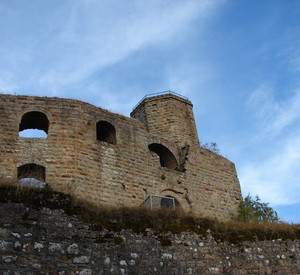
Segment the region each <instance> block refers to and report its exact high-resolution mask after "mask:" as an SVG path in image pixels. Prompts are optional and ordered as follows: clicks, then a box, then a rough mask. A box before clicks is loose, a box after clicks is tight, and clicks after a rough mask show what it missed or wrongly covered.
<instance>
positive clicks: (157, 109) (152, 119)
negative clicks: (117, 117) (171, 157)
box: [130, 92, 199, 147]
mask: <svg viewBox="0 0 300 275" xmlns="http://www.w3.org/2000/svg"><path fill="white" fill-rule="evenodd" d="M130 116H131V117H133V118H136V119H138V120H139V121H140V122H141V123H143V124H144V125H145V126H146V129H147V131H148V132H149V133H150V134H153V135H156V136H158V137H164V138H167V139H168V140H170V141H172V142H175V143H176V144H177V145H179V146H180V147H183V146H186V145H194V144H199V139H198V134H197V129H196V124H195V119H194V113H193V104H192V103H191V102H190V101H189V100H188V99H187V98H185V97H183V96H180V95H178V94H175V93H173V92H165V93H161V94H156V95H154V96H152V95H150V96H146V97H145V98H143V99H142V101H141V102H140V103H139V104H138V105H137V106H136V107H135V108H134V110H133V111H132V112H131V114H130Z"/></svg>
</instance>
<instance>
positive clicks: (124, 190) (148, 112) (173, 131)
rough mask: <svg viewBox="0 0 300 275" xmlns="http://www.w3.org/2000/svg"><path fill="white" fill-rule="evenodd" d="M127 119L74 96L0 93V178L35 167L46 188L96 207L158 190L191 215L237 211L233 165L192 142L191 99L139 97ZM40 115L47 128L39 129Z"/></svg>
mask: <svg viewBox="0 0 300 275" xmlns="http://www.w3.org/2000/svg"><path fill="white" fill-rule="evenodd" d="M32 112H34V113H32ZM30 114H31V115H32V117H31V118H30V117H29V118H28V117H27V120H26V119H25V118H26V116H28V115H30ZM132 116H133V117H132V118H128V117H125V116H122V115H119V114H115V113H112V112H109V111H107V110H104V109H102V108H98V107H95V106H93V105H90V104H87V103H85V102H82V101H78V100H72V99H61V98H48V97H30V96H12V95H3V94H2V95H0V117H1V120H0V152H1V154H0V180H1V181H2V182H6V183H14V182H16V181H17V180H18V178H20V177H22V175H20V171H22V170H21V168H20V167H24V165H27V164H35V165H39V166H42V167H44V168H45V181H46V182H47V184H48V185H50V186H51V187H52V188H53V189H54V190H57V191H62V192H65V193H68V194H72V195H73V196H74V197H77V198H79V199H84V200H88V201H90V202H93V203H94V204H96V205H100V204H103V205H113V206H139V205H140V204H141V203H142V202H143V201H144V200H145V199H146V198H147V197H148V196H149V195H162V196H171V197H173V198H175V200H176V202H177V205H180V207H182V208H183V209H184V210H185V211H191V212H193V213H195V214H198V215H204V216H212V217H217V218H218V219H222V220H228V219H232V218H234V217H235V216H236V215H237V205H238V203H239V201H240V199H241V190H240V184H239V181H238V178H237V174H236V170H235V166H234V164H233V163H232V162H230V161H229V160H227V159H226V158H224V157H222V156H220V155H217V154H215V153H213V152H211V151H209V150H207V149H205V148H202V147H200V146H199V142H198V136H197V130H196V126H195V121H194V116H193V111H192V104H191V102H189V101H188V100H186V99H183V98H181V97H178V96H176V95H171V94H167V95H162V96H156V97H151V98H146V99H145V100H144V101H143V102H141V103H140V104H139V105H138V106H137V107H136V108H135V110H134V111H133V113H132ZM135 117H136V118H135ZM45 120H46V121H47V120H48V121H49V125H48V126H49V127H46V126H45V125H43V126H41V125H42V124H43V123H44V121H45ZM25 122H26V123H25ZM98 122H99V123H98ZM34 123H36V124H35V125H34V126H32V125H33V124H34ZM101 123H102V124H101ZM31 124H32V125H31ZM20 125H21V126H22V127H21V128H22V129H24V128H25V129H26V128H40V129H43V130H44V129H47V138H24V137H20V136H19V129H20ZM99 125H102V126H101V127H100V128H99ZM107 125H108V126H107ZM109 127H112V129H113V130H110V128H109ZM151 144H152V145H153V146H152V147H151ZM149 148H150V149H151V148H154V149H151V150H150V149H149ZM166 155H168V156H166ZM172 158H173V159H172ZM170 159H172V161H173V162H172V166H170V167H168V164H166V163H165V162H166V161H167V162H168V161H169V160H170ZM166 166H167V167H166ZM18 171H19V175H18Z"/></svg>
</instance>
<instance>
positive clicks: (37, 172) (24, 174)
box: [18, 163, 46, 182]
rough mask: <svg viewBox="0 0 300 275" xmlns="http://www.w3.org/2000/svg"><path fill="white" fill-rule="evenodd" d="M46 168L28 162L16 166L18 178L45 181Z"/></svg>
mask: <svg viewBox="0 0 300 275" xmlns="http://www.w3.org/2000/svg"><path fill="white" fill-rule="evenodd" d="M45 177H46V169H45V167H44V166H41V165H38V164H34V163H30V164H25V165H22V166H20V167H18V179H19V180H20V179H24V178H28V179H36V180H38V181H41V182H45Z"/></svg>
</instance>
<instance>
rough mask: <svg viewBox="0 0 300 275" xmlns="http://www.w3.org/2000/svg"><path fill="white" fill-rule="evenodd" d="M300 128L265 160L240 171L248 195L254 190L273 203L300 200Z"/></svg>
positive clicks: (290, 202)
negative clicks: (299, 173)
mask: <svg viewBox="0 0 300 275" xmlns="http://www.w3.org/2000/svg"><path fill="white" fill-rule="evenodd" d="M299 136H300V131H298V132H297V133H295V135H294V136H293V137H292V138H290V139H289V140H288V141H286V144H284V145H283V146H282V148H278V150H275V151H274V152H275V153H274V154H272V155H270V156H269V157H267V158H266V159H264V160H257V162H252V164H248V165H245V166H244V167H243V168H242V169H241V170H240V181H241V182H242V183H243V191H244V194H247V193H248V192H250V191H251V193H252V194H258V195H259V196H260V197H261V198H262V199H263V200H264V201H267V202H270V203H271V204H272V205H281V204H294V203H299V202H300V188H299V187H300V179H299V176H298V171H299V163H300V138H299Z"/></svg>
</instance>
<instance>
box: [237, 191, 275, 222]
mask: <svg viewBox="0 0 300 275" xmlns="http://www.w3.org/2000/svg"><path fill="white" fill-rule="evenodd" d="M238 211H239V216H238V218H239V220H240V221H242V222H254V223H259V224H262V223H278V222H279V219H278V215H277V212H276V211H274V210H273V208H272V207H270V206H269V203H264V202H261V200H260V198H259V197H258V196H257V195H256V196H255V199H253V198H252V197H251V196H250V194H248V196H247V197H245V198H244V199H243V200H242V201H241V202H240V204H239V209H238Z"/></svg>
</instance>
